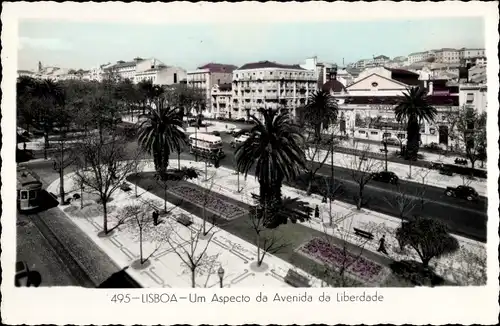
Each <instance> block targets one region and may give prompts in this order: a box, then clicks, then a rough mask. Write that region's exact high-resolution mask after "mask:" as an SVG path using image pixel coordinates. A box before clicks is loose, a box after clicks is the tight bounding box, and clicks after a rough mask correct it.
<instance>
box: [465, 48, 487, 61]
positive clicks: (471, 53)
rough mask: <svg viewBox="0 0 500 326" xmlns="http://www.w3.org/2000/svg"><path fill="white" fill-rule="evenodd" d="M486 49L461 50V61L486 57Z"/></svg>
mask: <svg viewBox="0 0 500 326" xmlns="http://www.w3.org/2000/svg"><path fill="white" fill-rule="evenodd" d="M485 56H486V54H485V49H473V48H461V49H460V50H459V58H460V59H468V58H477V57H485Z"/></svg>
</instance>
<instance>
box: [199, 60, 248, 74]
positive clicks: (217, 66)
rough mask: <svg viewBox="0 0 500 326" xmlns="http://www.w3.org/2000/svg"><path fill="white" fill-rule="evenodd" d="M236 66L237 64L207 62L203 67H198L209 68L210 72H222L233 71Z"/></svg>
mask: <svg viewBox="0 0 500 326" xmlns="http://www.w3.org/2000/svg"><path fill="white" fill-rule="evenodd" d="M236 68H238V67H236V66H235V65H226V64H222V63H212V62H211V63H207V64H206V65H203V66H201V67H198V69H208V70H209V71H210V72H221V73H232V72H233V70H235V69H236Z"/></svg>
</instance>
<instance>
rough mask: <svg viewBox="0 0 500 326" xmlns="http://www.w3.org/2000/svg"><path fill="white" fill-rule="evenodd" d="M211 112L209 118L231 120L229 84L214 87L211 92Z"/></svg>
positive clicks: (231, 94) (231, 95)
mask: <svg viewBox="0 0 500 326" xmlns="http://www.w3.org/2000/svg"><path fill="white" fill-rule="evenodd" d="M211 97H212V100H211V103H212V110H211V113H210V115H209V117H210V118H219V117H220V118H227V119H231V118H232V101H231V99H232V97H233V92H232V90H231V83H229V84H221V85H214V86H213V87H212V91H211Z"/></svg>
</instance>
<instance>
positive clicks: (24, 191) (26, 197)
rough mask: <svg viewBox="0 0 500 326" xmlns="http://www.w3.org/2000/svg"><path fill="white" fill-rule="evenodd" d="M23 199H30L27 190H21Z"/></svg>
mask: <svg viewBox="0 0 500 326" xmlns="http://www.w3.org/2000/svg"><path fill="white" fill-rule="evenodd" d="M21 199H28V192H27V191H26V190H23V191H21Z"/></svg>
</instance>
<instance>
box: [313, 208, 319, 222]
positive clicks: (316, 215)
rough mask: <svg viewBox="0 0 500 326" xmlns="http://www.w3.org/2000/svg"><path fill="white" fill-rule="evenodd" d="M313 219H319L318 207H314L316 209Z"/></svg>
mask: <svg viewBox="0 0 500 326" xmlns="http://www.w3.org/2000/svg"><path fill="white" fill-rule="evenodd" d="M314 217H315V218H317V219H319V207H318V205H316V208H315V209H314Z"/></svg>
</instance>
